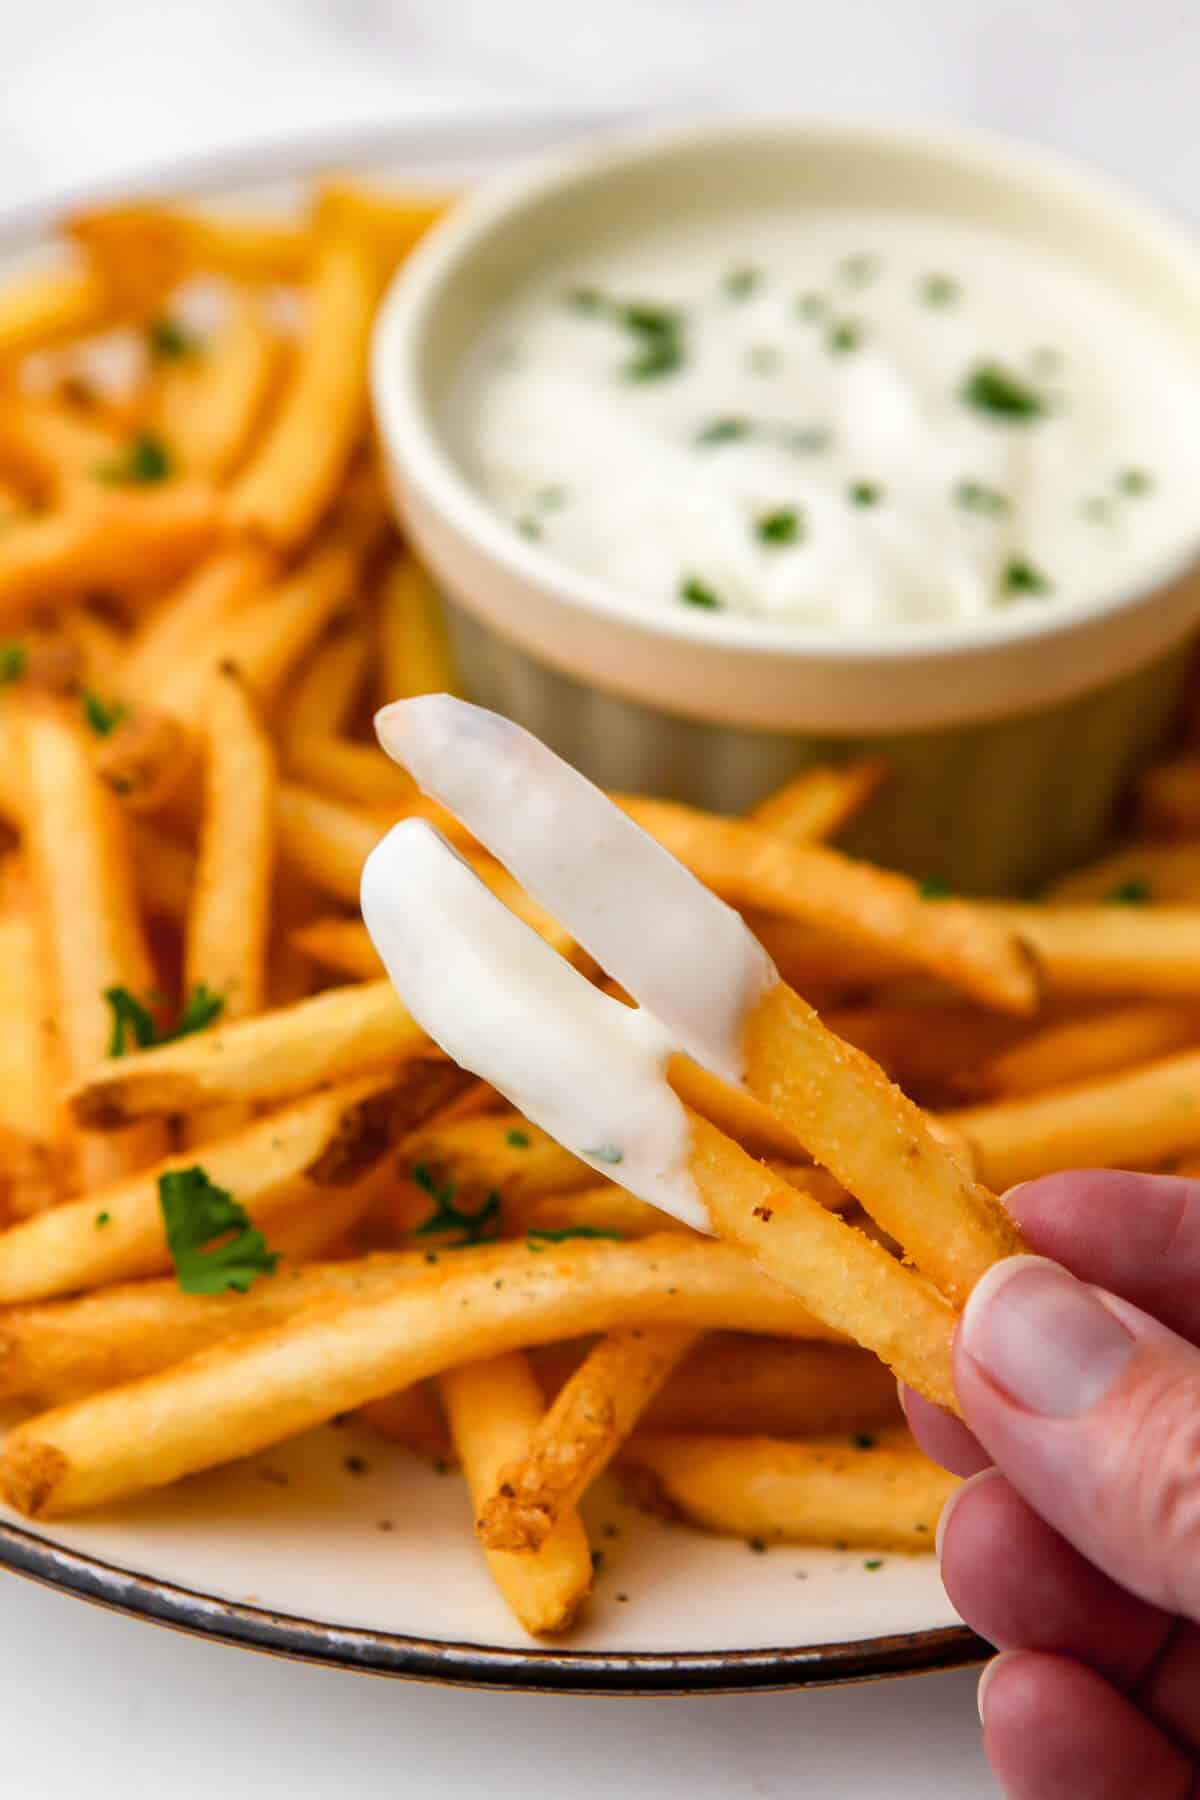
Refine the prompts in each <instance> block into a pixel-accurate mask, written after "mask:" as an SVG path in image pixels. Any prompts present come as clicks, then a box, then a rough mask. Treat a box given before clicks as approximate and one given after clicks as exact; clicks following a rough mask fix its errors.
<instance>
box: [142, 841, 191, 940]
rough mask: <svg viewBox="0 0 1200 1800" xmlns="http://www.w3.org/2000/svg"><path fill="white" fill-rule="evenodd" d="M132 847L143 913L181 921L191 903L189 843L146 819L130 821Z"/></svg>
mask: <svg viewBox="0 0 1200 1800" xmlns="http://www.w3.org/2000/svg"><path fill="white" fill-rule="evenodd" d="M130 827H131V829H130V847H131V850H132V853H133V866H134V871H135V874H136V877H137V893H138V899H139V901H140V902H141V907H142V910H143V912H145V913H146V914H147V915H148V916H149V917H150V918H153V919H170V920H172V921H174V922H175V923H178V924H182V922H183V920H184V918H185V917H186V915H187V909H188V907H189V905H190V904H191V894H192V878H193V875H194V873H195V869H194V859H193V857H192V853H191V851H190V850H189V849H188V848H187V846H186V844H181V843H179V842H178V841H177V840H176V839H175V838H172V837H168V836H167V834H166V832H165V831H159V830H158V829H157V828H156V827H155V826H153V825H151V824H150V823H149V822H148V821H147V820H145V819H133V820H131V821H130Z"/></svg>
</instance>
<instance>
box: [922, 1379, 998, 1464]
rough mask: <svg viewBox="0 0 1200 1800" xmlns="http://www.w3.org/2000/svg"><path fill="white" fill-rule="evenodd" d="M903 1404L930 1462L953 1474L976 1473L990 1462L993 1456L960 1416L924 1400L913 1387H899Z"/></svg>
mask: <svg viewBox="0 0 1200 1800" xmlns="http://www.w3.org/2000/svg"><path fill="white" fill-rule="evenodd" d="M900 1404H901V1406H902V1407H903V1409H904V1416H905V1418H906V1419H907V1420H908V1428H909V1430H910V1431H911V1432H912V1434H913V1436H914V1438H915V1439H916V1440H917V1443H918V1444H919V1445H920V1447H921V1449H922V1450H923V1451H924V1452H925V1454H926V1456H928V1457H929V1458H930V1459H931V1461H933V1462H935V1463H940V1465H941V1466H942V1468H943V1469H949V1471H950V1473H951V1474H952V1475H962V1476H969V1475H977V1474H978V1473H979V1471H980V1470H981V1469H986V1468H988V1467H989V1466H990V1464H991V1460H992V1459H991V1457H990V1456H989V1455H988V1454H987V1452H986V1450H984V1449H983V1447H982V1446H981V1445H980V1444H979V1443H978V1442H977V1440H976V1439H975V1437H974V1436H973V1434H972V1433H971V1432H970V1431H968V1429H967V1427H966V1426H965V1425H964V1424H963V1422H962V1420H961V1419H956V1418H954V1417H953V1415H952V1414H950V1413H948V1412H944V1411H943V1410H942V1408H941V1407H940V1406H934V1405H933V1403H932V1401H929V1400H925V1399H923V1398H922V1396H921V1395H920V1394H918V1393H915V1392H914V1391H913V1389H912V1388H907V1387H905V1386H903V1384H901V1386H900Z"/></svg>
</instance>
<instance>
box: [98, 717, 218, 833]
mask: <svg viewBox="0 0 1200 1800" xmlns="http://www.w3.org/2000/svg"><path fill="white" fill-rule="evenodd" d="M105 691H107V692H112V691H113V690H112V689H106V690H105ZM95 764H96V770H97V773H98V774H99V775H100V776H101V777H102V778H103V780H104V781H105V782H107V784H108V786H109V787H110V788H111V789H112V791H113V793H114V794H116V795H117V797H118V799H119V800H120V801H121V804H122V806H123V807H124V808H125V810H126V812H131V813H160V812H162V810H163V808H164V807H165V806H167V805H168V804H169V803H170V802H171V801H173V800H176V799H178V798H179V797H180V796H181V795H182V794H183V790H184V788H185V786H186V785H187V783H188V782H189V780H190V778H191V777H192V776H194V774H195V772H196V762H195V755H194V751H193V746H192V743H191V741H190V739H189V737H188V735H187V733H186V732H185V731H184V729H183V727H182V726H181V725H180V723H179V721H178V719H173V718H172V717H171V715H170V714H169V713H160V712H151V711H138V712H133V713H128V714H127V715H126V716H125V717H124V718H123V719H120V720H119V721H118V722H117V724H116V725H115V726H114V727H113V729H112V731H110V732H109V734H108V736H107V737H105V738H103V739H102V740H101V742H100V743H99V744H98V745H97V748H96V753H95Z"/></svg>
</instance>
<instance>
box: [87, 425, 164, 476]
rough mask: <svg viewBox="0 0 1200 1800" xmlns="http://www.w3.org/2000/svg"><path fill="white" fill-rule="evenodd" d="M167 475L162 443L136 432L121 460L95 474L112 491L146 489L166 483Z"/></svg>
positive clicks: (147, 434)
mask: <svg viewBox="0 0 1200 1800" xmlns="http://www.w3.org/2000/svg"><path fill="white" fill-rule="evenodd" d="M170 473H171V455H170V452H169V451H168V449H167V446H166V445H165V444H164V443H163V441H162V439H161V438H159V437H155V436H154V435H153V433H151V432H149V431H142V432H139V433H138V435H137V437H135V438H134V439H133V441H132V443H131V444H130V445H129V447H128V449H127V450H126V451H125V454H124V455H123V456H120V457H118V458H117V459H116V461H114V462H110V463H102V464H101V466H100V467H99V468H98V469H97V470H96V475H97V478H98V479H99V480H100V481H106V482H108V483H109V484H110V485H111V486H114V487H150V486H153V485H154V484H155V483H156V482H159V481H166V479H167V477H168V476H169V475H170Z"/></svg>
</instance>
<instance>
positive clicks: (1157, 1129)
mask: <svg viewBox="0 0 1200 1800" xmlns="http://www.w3.org/2000/svg"><path fill="white" fill-rule="evenodd" d="M947 1116H948V1117H949V1119H950V1122H951V1124H953V1125H954V1126H955V1128H956V1129H957V1130H959V1131H961V1132H963V1133H964V1134H965V1135H966V1136H967V1137H968V1138H969V1139H970V1140H971V1142H972V1144H974V1146H975V1150H976V1153H977V1155H978V1157H979V1165H980V1169H981V1171H982V1174H983V1178H984V1180H985V1181H988V1182H990V1184H991V1185H992V1186H993V1187H995V1188H999V1189H1007V1188H1010V1187H1015V1186H1016V1184H1017V1182H1019V1181H1030V1180H1032V1179H1033V1178H1034V1177H1035V1176H1037V1175H1049V1174H1052V1173H1053V1172H1054V1171H1055V1170H1056V1169H1071V1168H1085V1169H1086V1168H1118V1169H1119V1168H1131V1169H1152V1168H1154V1167H1156V1166H1157V1165H1158V1164H1161V1163H1164V1162H1166V1160H1167V1159H1168V1158H1169V1157H1173V1156H1178V1155H1180V1154H1182V1153H1183V1152H1184V1151H1187V1150H1196V1149H1200V1052H1197V1051H1194V1050H1193V1051H1188V1052H1185V1053H1184V1054H1183V1055H1180V1056H1169V1057H1166V1058H1164V1060H1163V1061H1161V1062H1155V1063H1150V1064H1149V1065H1148V1066H1146V1067H1144V1068H1138V1069H1129V1070H1126V1071H1125V1072H1123V1073H1120V1074H1115V1075H1109V1076H1107V1077H1105V1078H1102V1079H1100V1080H1096V1081H1089V1082H1082V1083H1080V1084H1079V1085H1078V1086H1077V1087H1067V1088H1059V1089H1058V1090H1056V1091H1055V1092H1053V1093H1049V1094H1030V1095H1027V1096H1025V1097H1024V1098H1018V1099H1014V1100H1003V1101H997V1102H996V1103H995V1104H993V1105H990V1106H975V1107H964V1108H963V1109H962V1110H961V1111H958V1112H952V1113H950V1114H948V1115H947Z"/></svg>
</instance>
